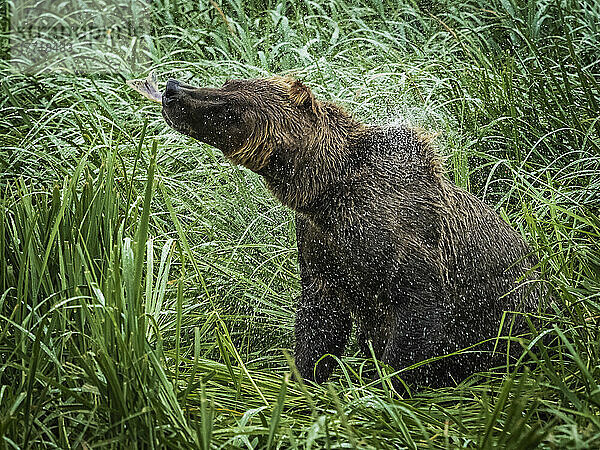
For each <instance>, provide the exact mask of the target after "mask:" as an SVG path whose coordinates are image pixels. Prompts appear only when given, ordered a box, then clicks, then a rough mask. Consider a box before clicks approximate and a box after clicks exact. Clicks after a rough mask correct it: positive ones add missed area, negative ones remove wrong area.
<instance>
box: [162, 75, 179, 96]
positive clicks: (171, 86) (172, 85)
mask: <svg viewBox="0 0 600 450" xmlns="http://www.w3.org/2000/svg"><path fill="white" fill-rule="evenodd" d="M178 91H179V81H177V80H174V79H173V78H171V79H169V81H167V87H166V89H165V94H164V95H165V97H173V96H174V95H175V94H176V93H177V92H178Z"/></svg>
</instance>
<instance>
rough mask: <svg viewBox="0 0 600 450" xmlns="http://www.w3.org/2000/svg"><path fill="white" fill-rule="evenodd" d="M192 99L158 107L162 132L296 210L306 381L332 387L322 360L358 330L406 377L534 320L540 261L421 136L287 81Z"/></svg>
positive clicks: (452, 364)
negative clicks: (215, 154) (251, 177)
mask: <svg viewBox="0 0 600 450" xmlns="http://www.w3.org/2000/svg"><path fill="white" fill-rule="evenodd" d="M186 89H188V88H182V89H179V90H177V91H174V93H173V94H172V96H173V98H175V100H176V101H175V102H174V103H175V105H176V106H177V108H175V107H172V106H170V105H166V104H165V107H164V109H163V114H164V115H165V118H166V119H167V121H168V122H169V123H170V124H171V125H173V126H174V127H175V128H177V129H180V130H182V131H183V132H186V133H187V134H190V135H191V136H194V137H196V138H197V139H200V140H202V141H204V142H208V143H210V144H212V145H215V146H217V147H218V148H221V149H222V150H223V152H224V154H225V155H226V157H227V158H229V159H230V160H231V161H233V162H234V163H236V164H241V165H244V166H246V167H248V168H249V169H251V170H253V171H255V172H257V173H259V174H260V175H262V176H263V177H264V178H265V180H266V183H267V186H268V187H269V189H270V190H271V192H272V193H273V194H274V195H275V196H276V197H277V198H278V199H279V200H280V201H281V202H282V203H283V204H285V205H287V206H288V207H290V208H292V209H294V210H295V211H296V212H297V216H296V228H297V240H298V253H299V254H298V258H299V263H300V272H301V284H302V297H301V299H300V301H299V304H298V310H297V316H296V350H295V356H296V364H297V366H298V368H299V370H300V372H301V373H302V375H303V376H304V377H305V378H307V379H314V380H316V381H323V380H325V379H326V378H327V376H328V375H329V374H330V372H331V370H332V369H333V360H332V359H331V358H325V359H323V360H322V361H321V362H320V363H319V364H318V365H316V363H317V361H318V360H319V359H320V358H321V357H322V356H323V355H324V354H327V353H329V354H333V355H338V356H339V355H341V354H342V352H343V350H344V348H345V346H346V343H347V340H348V337H349V335H350V331H351V329H352V326H353V325H354V326H356V328H357V336H358V340H359V344H360V345H361V347H362V348H363V350H364V351H365V352H366V353H367V354H369V342H370V343H371V344H372V347H373V349H374V351H375V354H376V356H377V357H378V358H379V359H381V360H383V361H384V362H386V363H389V364H390V365H391V366H392V367H395V368H396V369H402V368H405V367H407V366H409V365H411V364H414V363H417V362H419V361H422V360H424V359H428V358H432V357H435V356H442V355H445V354H449V353H452V352H455V351H457V350H460V349H461V348H465V347H468V346H470V345H473V344H476V343H478V342H480V341H482V340H485V339H490V338H493V337H495V336H496V335H497V332H498V326H499V324H500V319H501V317H502V314H503V312H504V311H506V310H510V311H532V310H534V309H535V307H536V304H537V299H536V297H535V295H534V294H532V293H529V292H525V291H524V290H523V289H522V288H519V284H518V281H517V280H518V279H519V278H520V277H522V276H523V275H524V274H525V273H526V272H527V270H528V269H529V268H530V267H531V266H532V265H533V263H534V261H533V259H532V258H531V257H530V256H529V249H528V247H527V244H526V243H525V242H524V241H523V239H522V238H521V236H520V235H519V234H518V233H516V232H515V231H514V230H512V229H511V228H510V227H509V226H508V225H507V224H506V223H505V222H504V221H503V220H502V219H501V218H500V217H499V216H498V215H497V214H496V213H495V212H494V211H493V210H492V209H491V208H489V207H488V206H486V205H485V204H484V203H483V202H481V201H480V200H478V199H477V198H475V197H474V196H472V195H471V194H469V193H468V192H466V191H464V190H462V189H460V188H458V187H457V186H455V185H454V184H453V183H452V182H451V181H450V180H448V179H447V178H446V177H445V176H444V175H443V162H442V160H441V158H440V157H439V156H438V154H437V153H436V152H435V150H434V148H433V146H432V145H431V144H430V138H429V137H428V136H427V135H425V134H424V133H419V132H417V131H415V130H413V129H410V128H408V127H403V126H397V127H377V126H369V125H365V124H362V123H360V122H358V121H356V120H355V119H353V118H352V117H351V116H350V115H349V114H348V113H346V112H345V111H344V110H343V109H342V108H340V107H338V106H336V105H334V104H332V103H328V102H320V101H318V100H317V99H316V98H315V97H314V95H313V93H312V92H311V91H310V89H309V88H308V87H306V86H305V85H304V84H302V83H301V82H299V81H296V80H293V79H289V78H282V77H275V78H270V79H266V80H237V81H233V82H230V83H227V84H226V85H225V86H224V87H223V88H221V89H196V90H193V89H192V88H189V89H188V90H186ZM164 97H165V96H163V102H164ZM203 102H204V103H203ZM214 105H216V106H214ZM219 105H224V106H219ZM180 107H181V108H180ZM219 108H221V109H219ZM179 111H182V112H179ZM223 111H226V112H229V113H230V114H231V115H232V116H233V117H234V118H235V119H236V120H231V121H229V122H228V118H227V114H225V113H224V112H223ZM221 116H222V117H224V119H223V121H222V122H221V123H217V122H216V120H215V119H213V118H212V117H221ZM225 133H228V134H225ZM232 136H233V137H232ZM484 350H489V348H484ZM490 363H491V359H490V358H489V354H488V353H485V352H472V353H464V354H462V355H459V356H453V357H451V358H447V359H444V360H442V361H439V362H436V363H434V364H427V365H424V366H421V367H420V368H419V369H415V370H411V371H409V372H404V373H403V374H402V376H403V377H404V378H405V379H407V380H408V381H410V382H415V383H417V384H427V385H442V384H449V383H451V382H452V380H453V379H454V380H460V379H462V378H464V377H465V376H467V375H468V374H470V373H472V372H473V371H475V370H481V369H485V368H487V367H488V366H489V365H490Z"/></svg>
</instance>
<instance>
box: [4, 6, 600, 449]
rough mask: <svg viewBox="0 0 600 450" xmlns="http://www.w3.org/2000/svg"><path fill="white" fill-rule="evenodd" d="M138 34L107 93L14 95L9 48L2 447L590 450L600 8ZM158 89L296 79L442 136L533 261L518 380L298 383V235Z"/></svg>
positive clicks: (380, 12)
mask: <svg viewBox="0 0 600 450" xmlns="http://www.w3.org/2000/svg"><path fill="white" fill-rule="evenodd" d="M2 5H3V6H2V10H3V11H6V8H7V4H2ZM149 19H150V23H151V25H152V27H151V28H150V34H149V41H148V42H150V47H149V50H148V53H147V54H146V55H145V58H143V60H144V61H146V62H145V63H144V64H142V65H141V66H137V67H135V68H133V69H132V67H131V66H130V65H129V64H128V61H127V60H123V61H121V62H120V63H119V61H116V62H115V61H113V62H112V65H111V69H115V68H116V69H117V70H116V73H115V72H113V71H110V72H109V71H105V72H101V71H95V72H90V73H88V74H84V75H74V74H69V73H64V72H61V71H56V70H52V69H51V67H39V69H38V71H37V72H34V73H22V72H20V71H18V70H15V69H14V64H10V63H9V61H8V60H7V58H8V54H7V53H6V51H7V42H8V41H7V36H8V35H7V34H6V32H5V33H4V34H3V38H2V39H3V41H2V52H3V53H2V55H3V60H2V61H0V72H1V74H2V94H3V95H2V97H1V100H0V144H1V145H0V448H43V447H48V448H52V447H58V448H92V447H101V448H106V447H108V448H133V447H136V446H138V447H157V448H164V447H170V448H171V447H172V448H238V447H241V448H271V447H278V448H322V447H330V448H336V447H350V448H355V447H364V448H398V447H406V448H417V447H433V448H455V447H469V448H491V447H494V446H498V447H507V448H534V447H536V446H540V447H542V448H565V447H569V448H597V447H598V446H600V383H599V381H598V380H600V344H599V342H600V326H599V325H600V324H599V321H600V217H599V210H600V108H599V106H600V75H598V74H599V73H600V52H599V51H598V48H600V42H599V41H600V37H599V36H600V34H599V32H598V31H599V30H598V23H600V3H598V2H597V1H588V2H575V1H569V0H564V1H557V2H554V1H548V2H545V1H542V2H521V1H516V0H507V1H500V0H492V1H488V2H482V1H478V0H470V1H467V2H464V3H461V4H460V5H459V4H455V3H454V2H448V3H444V2H441V1H431V2H426V1H421V2H414V4H413V2H406V4H405V3H395V2H385V1H382V2H378V1H375V0H373V1H371V2H369V3H368V5H367V4H365V3H363V2H358V1H344V0H332V1H330V2H325V3H320V4H317V3H314V2H309V1H303V2H275V1H272V2H270V1H255V2H247V3H243V2H235V1H227V2H225V1H224V2H216V3H215V2H201V3H199V4H197V3H194V2H188V1H187V0H183V1H178V2H170V1H166V0H162V1H158V2H155V3H154V8H153V9H152V10H151V15H150V17H149ZM3 23H6V20H4V21H3ZM151 68H154V69H155V70H156V72H157V74H158V75H159V77H160V79H161V81H162V82H164V81H165V80H166V79H167V78H168V77H174V78H179V79H183V80H185V81H188V82H190V83H192V84H197V85H219V84H221V83H222V82H224V81H225V80H226V79H228V78H246V77H259V76H267V75H271V74H274V73H277V74H282V73H290V74H293V75H295V76H297V77H299V78H301V79H303V80H304V81H305V82H306V83H307V84H308V85H310V86H311V88H312V89H313V90H314V91H315V93H316V95H317V96H318V97H319V98H322V99H327V100H333V101H336V102H338V103H340V104H343V105H344V106H345V107H346V108H347V109H348V110H350V111H352V112H353V113H354V114H355V115H356V116H357V117H359V118H361V119H363V120H365V121H368V122H372V123H391V122H402V123H409V124H411V125H414V126H419V127H421V128H424V129H426V130H428V131H430V132H435V133H438V137H437V139H436V145H437V146H438V148H439V151H440V152H441V153H442V154H443V155H444V156H445V157H446V160H447V161H446V164H447V169H448V173H447V175H448V176H449V177H450V178H452V179H454V180H455V181H456V183H457V184H459V185H461V186H464V187H465V188H467V189H469V190H470V191H471V192H473V193H474V194H475V195H477V196H479V197H480V198H483V199H485V201H486V202H487V203H488V204H490V205H492V206H493V207H494V208H495V209H496V210H497V211H498V212H499V213H500V214H501V215H502V216H503V217H504V218H505V219H506V220H507V221H508V222H509V223H510V224H511V225H512V226H513V227H515V228H516V229H517V230H519V231H520V232H521V233H522V234H523V236H524V237H525V238H526V239H527V241H528V242H529V243H530V245H531V247H532V249H533V251H535V252H536V254H537V255H538V257H539V259H540V266H539V271H540V277H541V278H543V279H544V280H545V284H546V286H547V287H548V295H547V298H545V299H544V301H545V303H546V304H547V306H548V310H547V312H546V311H545V312H544V314H542V313H540V314H538V315H537V317H532V331H531V335H530V336H527V337H526V338H523V339H522V340H521V341H520V342H516V343H515V345H519V346H522V348H523V364H519V365H517V366H516V367H509V368H506V367H505V368H499V369H497V370H495V371H492V372H490V373H483V374H476V375H474V376H473V377H471V378H469V379H468V380H465V381H464V382H461V383H458V384H457V386H452V387H448V388H444V389H439V390H425V391H423V392H418V393H413V395H412V396H404V397H400V396H399V395H397V394H396V393H394V391H393V389H392V388H391V384H389V383H387V384H384V385H383V386H382V385H381V384H380V383H373V382H372V378H371V377H370V376H368V375H367V373H369V372H372V371H373V370H381V371H383V372H386V369H385V368H382V367H380V366H378V365H377V364H376V363H375V362H373V361H371V360H368V359H365V358H363V357H362V356H361V355H360V354H358V353H357V352H356V348H355V347H356V346H355V345H354V344H353V345H352V348H350V349H349V350H348V351H347V354H348V356H347V357H344V358H342V360H341V361H340V368H339V369H338V370H336V372H335V374H334V376H333V377H332V378H331V379H330V383H328V384H326V385H323V386H314V385H304V384H303V383H301V382H299V381H297V380H296V379H295V377H294V370H293V364H292V365H290V362H289V361H288V359H287V356H286V349H290V348H291V346H292V343H293V316H294V298H295V297H296V296H297V295H298V294H299V284H298V270H297V262H296V250H295V234H294V222H293V214H292V213H291V212H290V211H288V210H286V209H285V208H283V207H282V206H280V205H278V203H277V202H276V201H275V200H274V199H273V198H271V196H270V195H269V193H268V192H267V191H266V189H265V187H264V185H263V183H262V181H261V180H260V179H259V178H258V177H257V176H256V175H254V174H252V173H251V172H249V171H247V170H245V169H240V168H237V167H232V166H230V165H229V164H228V163H227V162H226V161H225V160H224V158H223V157H222V155H221V154H220V152H219V151H217V150H214V149H212V148H210V147H208V146H206V145H203V144H200V143H198V142H194V141H192V140H191V139H189V138H186V137H184V136H181V135H179V134H177V133H176V132H175V131H172V130H170V129H169V128H168V127H167V125H166V124H165V123H164V121H163V119H162V117H161V115H160V108H158V107H157V106H156V105H154V104H150V103H149V102H147V101H144V99H142V98H141V97H140V96H139V95H138V94H136V93H135V92H133V91H131V90H130V89H129V88H128V87H127V86H126V85H125V83H124V81H125V79H128V78H133V77H143V76H145V75H146V74H147V72H148V71H149V70H150V69H151ZM550 298H552V299H553V301H552V302H550V301H549V299H550ZM534 319H535V320H534ZM525 362H527V364H524V363H525ZM398 376H400V377H402V373H399V374H398ZM459 381H460V380H459Z"/></svg>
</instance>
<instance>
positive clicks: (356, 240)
mask: <svg viewBox="0 0 600 450" xmlns="http://www.w3.org/2000/svg"><path fill="white" fill-rule="evenodd" d="M298 250H299V258H301V259H302V264H303V265H304V267H305V268H306V270H307V272H309V273H310V274H312V275H313V276H317V277H318V278H320V279H321V280H322V281H323V282H324V287H325V288H326V289H329V290H331V291H335V293H336V296H337V297H338V298H344V299H347V300H346V301H345V302H346V303H347V306H349V307H350V308H351V309H352V307H353V305H354V304H355V303H356V304H365V302H366V303H368V304H369V305H370V306H375V305H376V304H378V303H380V302H382V301H383V297H385V296H386V287H387V285H388V281H389V279H390V274H391V273H392V272H393V270H394V269H393V268H394V266H395V251H394V248H393V246H392V245H391V243H390V242H389V238H388V237H387V234H386V233H385V232H383V230H382V229H377V230H370V231H369V233H365V232H364V230H363V231H362V232H360V231H359V230H352V229H350V230H348V229H343V228H342V227H333V226H332V227H331V229H330V230H328V231H325V232H324V231H323V230H321V229H319V228H317V227H316V226H314V225H311V224H310V223H309V224H307V226H306V227H304V229H303V233H302V235H301V236H299V248H298Z"/></svg>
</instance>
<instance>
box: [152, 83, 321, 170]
mask: <svg viewBox="0 0 600 450" xmlns="http://www.w3.org/2000/svg"><path fill="white" fill-rule="evenodd" d="M162 106H163V109H162V113H163V116H164V118H165V120H166V121H167V123H168V124H169V125H170V126H171V127H173V128H174V129H175V130H177V131H179V132H181V133H184V134H186V135H188V136H191V137H193V138H195V139H198V140H199V141H201V142H204V143H207V144H209V145H212V146H214V147H216V148H218V149H219V150H221V151H222V152H223V153H224V154H225V156H226V157H227V158H229V159H230V160H231V161H233V162H234V163H236V164H241V165H244V166H246V167H248V168H249V169H251V170H254V171H259V170H261V169H262V168H263V167H265V166H266V165H267V164H268V163H269V160H270V158H271V157H272V155H273V153H274V152H275V151H276V150H277V151H285V152H296V151H298V150H299V149H302V148H305V147H308V146H310V144H311V141H312V140H314V139H315V136H316V135H317V134H318V129H319V123H320V121H321V118H322V115H323V113H322V105H321V103H320V102H318V101H317V100H316V99H315V98H314V96H313V94H312V92H311V91H310V89H309V88H308V87H307V86H305V85H304V84H303V83H301V82H300V81H297V80H293V79H290V78H284V77H273V78H267V79H256V80H230V81H227V82H226V83H225V84H224V85H223V86H222V87H221V88H198V87H193V86H190V85H188V84H185V83H181V82H179V81H177V80H173V79H171V80H169V81H168V82H167V86H166V89H165V92H164V94H163V95H162ZM281 149H285V150H281Z"/></svg>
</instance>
